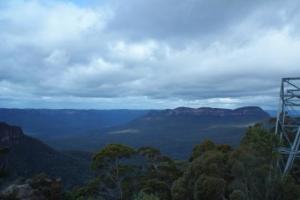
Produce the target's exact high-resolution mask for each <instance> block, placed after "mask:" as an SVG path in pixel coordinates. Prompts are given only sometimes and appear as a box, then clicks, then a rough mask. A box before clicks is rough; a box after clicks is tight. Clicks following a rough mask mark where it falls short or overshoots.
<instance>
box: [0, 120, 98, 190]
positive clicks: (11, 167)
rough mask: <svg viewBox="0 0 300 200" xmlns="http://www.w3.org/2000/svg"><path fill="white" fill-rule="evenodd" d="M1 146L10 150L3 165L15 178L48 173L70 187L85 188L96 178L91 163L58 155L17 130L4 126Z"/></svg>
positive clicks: (1, 127)
mask: <svg viewBox="0 0 300 200" xmlns="http://www.w3.org/2000/svg"><path fill="white" fill-rule="evenodd" d="M0 146H1V147H7V148H8V149H9V153H8V154H7V155H6V157H5V158H2V160H1V162H2V163H3V162H5V163H6V164H5V165H6V166H7V169H8V171H9V173H10V176H11V177H19V176H22V177H31V176H32V175H34V174H39V173H46V174H48V175H50V176H53V177H60V178H62V179H63V181H64V183H65V185H66V186H67V187H68V186H74V185H77V184H83V183H84V182H85V181H86V180H88V178H89V177H90V176H91V175H92V174H91V172H90V170H89V165H90V163H89V161H88V160H84V159H81V158H80V157H76V156H72V155H71V154H65V153H60V152H58V151H55V150H54V149H52V148H50V147H49V146H48V145H46V144H44V143H42V142H41V141H39V140H37V139H35V138H32V137H29V136H27V135H25V134H24V133H23V131H22V130H21V128H19V127H16V126H10V125H8V124H5V123H0Z"/></svg>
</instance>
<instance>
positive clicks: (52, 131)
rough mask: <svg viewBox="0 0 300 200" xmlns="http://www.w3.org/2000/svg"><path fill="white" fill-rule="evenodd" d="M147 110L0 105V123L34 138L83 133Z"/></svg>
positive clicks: (122, 121) (118, 123)
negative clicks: (11, 106) (19, 128)
mask: <svg viewBox="0 0 300 200" xmlns="http://www.w3.org/2000/svg"><path fill="white" fill-rule="evenodd" d="M147 112H148V111H147V110H125V109H124V110H75V109H10V108H0V122H1V121H2V122H7V123H9V124H12V125H16V126H20V127H22V129H23V130H24V131H25V132H26V133H27V134H29V135H32V136H35V137H38V138H40V139H41V138H42V139H44V138H53V137H58V138H60V137H64V136H70V135H72V136H73V135H80V134H86V133H89V132H93V131H99V130H101V129H104V128H108V127H112V126H117V125H122V124H126V123H128V122H129V121H131V120H133V119H136V118H138V117H141V116H142V115H144V114H146V113H147Z"/></svg>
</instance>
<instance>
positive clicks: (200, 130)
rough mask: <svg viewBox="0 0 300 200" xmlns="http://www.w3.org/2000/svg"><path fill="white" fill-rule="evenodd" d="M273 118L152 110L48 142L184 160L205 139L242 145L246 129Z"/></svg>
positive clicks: (254, 111) (251, 111) (250, 111)
mask: <svg viewBox="0 0 300 200" xmlns="http://www.w3.org/2000/svg"><path fill="white" fill-rule="evenodd" d="M269 117H270V116H269V115H268V114H267V113H266V112H265V111H263V110H262V109H261V108H259V107H243V108H238V109H234V110H231V109H219V108H198V109H194V108H186V107H180V108H176V109H167V110H161V111H151V112H149V113H148V114H146V115H144V116H142V117H140V118H138V119H135V120H133V121H131V122H129V123H127V124H125V125H121V126H117V127H112V128H108V129H106V130H103V132H101V133H100V132H99V133H94V134H90V135H86V136H85V137H73V138H68V139H65V140H52V141H49V142H50V144H52V145H53V146H55V147H57V148H60V149H81V150H91V151H95V150H98V149H99V148H101V147H103V146H104V145H105V144H109V143H124V144H128V145H131V146H134V147H140V146H153V147H157V148H159V149H161V150H162V152H163V153H165V154H167V155H170V156H172V157H174V158H179V159H185V158H187V156H188V155H189V154H190V152H191V150H192V147H193V146H194V145H196V144H199V143H200V142H201V141H203V140H204V139H211V140H213V141H214V142H216V143H226V144H230V145H233V146H236V145H238V144H239V142H240V139H241V138H242V136H243V135H244V133H245V130H246V128H247V127H248V126H249V125H251V124H254V123H256V122H261V121H264V120H266V119H268V118H269Z"/></svg>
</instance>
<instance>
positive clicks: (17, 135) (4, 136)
mask: <svg viewBox="0 0 300 200" xmlns="http://www.w3.org/2000/svg"><path fill="white" fill-rule="evenodd" d="M23 138H24V134H23V131H22V129H21V128H20V127H17V126H10V125H8V124H6V123H3V122H0V148H10V147H11V146H12V145H15V144H19V143H20V141H21V140H22V139H23Z"/></svg>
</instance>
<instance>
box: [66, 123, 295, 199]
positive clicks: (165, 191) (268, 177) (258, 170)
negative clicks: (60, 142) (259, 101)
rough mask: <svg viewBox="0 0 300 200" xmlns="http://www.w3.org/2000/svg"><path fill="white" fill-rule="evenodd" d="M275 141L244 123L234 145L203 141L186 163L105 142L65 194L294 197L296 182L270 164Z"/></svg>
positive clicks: (92, 196) (77, 196) (82, 196)
mask: <svg viewBox="0 0 300 200" xmlns="http://www.w3.org/2000/svg"><path fill="white" fill-rule="evenodd" d="M277 145H278V140H277V138H276V137H275V136H274V134H272V133H269V132H268V131H266V130H265V129H263V128H261V127H260V126H258V125H257V126H254V127H250V128H249V129H248V131H247V133H246V135H245V137H244V138H243V140H242V142H241V145H240V146H239V147H238V148H237V149H232V148H231V147H230V146H228V145H217V144H214V143H213V142H211V141H209V140H206V141H204V142H203V143H202V144H199V145H197V146H195V147H194V149H193V152H192V155H191V157H190V159H189V161H187V162H179V161H174V160H172V159H170V158H168V157H166V156H163V155H161V153H160V151H159V150H157V149H154V148H151V147H143V148H140V149H133V148H131V147H128V146H124V145H121V144H110V145H107V146H106V147H105V148H103V149H102V150H100V151H99V152H98V153H97V154H96V155H95V156H94V159H93V163H92V165H93V169H94V170H95V172H96V177H95V179H94V180H93V181H91V182H90V184H88V185H87V186H85V187H83V188H79V189H76V190H74V191H71V192H69V196H68V198H69V199H106V200H202V199H205V200H210V199H211V200H225V199H229V200H295V199H300V186H299V185H298V184H297V183H296V182H295V181H294V179H293V178H292V177H290V176H286V177H282V176H281V175H280V173H279V172H278V171H277V168H276V167H274V166H275V165H273V162H274V161H275V160H276V159H277V156H278V154H277V153H276V148H277Z"/></svg>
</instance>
